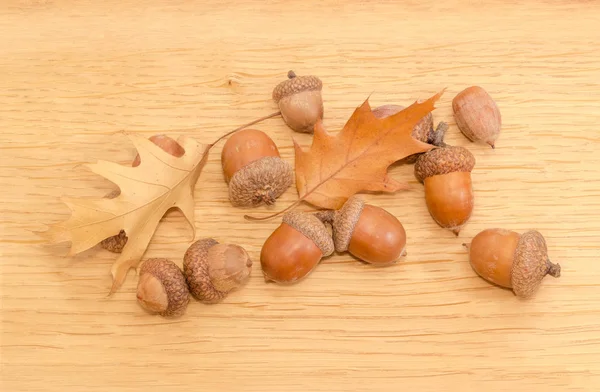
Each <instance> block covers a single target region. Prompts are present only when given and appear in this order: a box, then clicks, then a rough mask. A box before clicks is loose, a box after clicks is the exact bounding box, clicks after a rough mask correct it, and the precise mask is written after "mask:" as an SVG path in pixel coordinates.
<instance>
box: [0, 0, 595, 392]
mask: <svg viewBox="0 0 600 392" xmlns="http://www.w3.org/2000/svg"><path fill="white" fill-rule="evenodd" d="M599 26H600V7H599V5H598V2H595V1H524V2H504V1H494V2H472V1H458V0H449V1H412V2H391V1H390V2H362V1H331V0H323V1H319V2H316V1H315V2H311V1H269V2H264V1H263V2H258V1H257V2H251V1H244V0H242V1H237V2H229V1H224V2H219V1H210V2H206V1H198V2H194V1H188V0H175V1H166V0H165V1H158V0H144V1H141V0H135V1H133V0H118V1H117V0H106V1H91V0H84V1H74V0H56V1H53V0H23V1H16V0H4V1H2V3H1V4H0V37H2V38H1V39H0V129H1V133H0V148H1V151H0V159H1V172H0V173H1V176H0V186H1V189H2V191H3V192H2V195H1V196H0V203H1V204H0V206H1V207H0V211H1V223H0V228H1V233H0V235H1V238H0V240H1V245H0V246H1V248H0V253H1V255H2V260H1V263H0V276H1V286H0V290H1V296H0V298H1V301H2V302H1V307H2V312H1V316H0V317H1V324H0V325H1V330H2V332H1V342H0V350H1V352H0V364H1V367H0V372H1V373H0V390H2V391H7V392H8V391H10V392H15V391H28V392H31V391H50V392H53V391H83V390H85V391H90V392H92V391H145V390H152V391H155V390H156V391H196V390H198V391H261V392H263V391H284V390H285V391H317V390H319V391H321V390H322V391H354V390H356V391H375V390H377V391H391V390H407V391H440V390H461V391H480V390H486V391H506V390H511V391H595V390H598V389H600V285H599V283H598V280H599V278H600V257H599V256H600V240H599V237H600V170H599V167H600V153H599V151H600V85H599V82H600V43H598V31H599V30H598V29H599ZM289 69H294V70H295V71H296V72H297V73H298V74H315V75H318V76H320V77H321V78H322V80H323V84H324V88H323V97H324V100H325V120H324V122H325V126H326V128H327V129H328V130H330V131H331V132H336V131H337V130H339V129H341V127H342V126H343V125H344V123H345V121H346V120H347V119H348V118H349V116H350V114H351V113H352V111H353V110H354V109H355V108H356V107H357V106H358V105H360V104H361V103H362V102H363V101H364V100H365V99H367V97H370V103H371V105H372V106H373V107H374V106H378V105H382V104H387V103H392V104H401V105H408V104H410V103H411V102H413V101H415V100H417V99H422V98H426V97H429V96H431V95H433V94H435V93H437V92H438V91H440V90H441V89H444V88H446V91H445V93H444V95H443V96H442V98H441V99H440V101H439V103H438V104H437V109H436V110H435V111H434V119H435V122H436V123H437V122H439V121H442V120H443V121H447V122H449V124H450V131H449V136H448V138H447V141H448V142H449V143H453V144H457V145H462V146H467V147H469V148H470V149H471V151H473V153H474V154H475V156H476V159H477V165H476V167H475V169H474V171H473V183H474V189H475V198H476V202H475V203H476V206H475V211H474V214H473V217H472V218H471V220H470V222H469V223H468V224H467V226H466V227H465V228H464V230H463V231H462V233H461V234H460V237H458V238H456V237H454V235H453V234H452V233H450V232H448V231H445V230H443V229H441V228H439V227H438V226H437V225H436V224H435V223H434V222H433V220H432V219H431V218H430V216H429V215H428V212H427V210H426V207H425V202H424V197H423V189H422V185H420V184H419V183H417V181H416V180H415V179H414V176H413V174H412V166H400V165H397V166H395V167H394V168H393V169H392V170H391V175H392V176H394V178H396V179H399V180H406V181H408V182H409V184H410V186H411V189H410V190H408V191H403V192H400V193H398V194H394V195H367V196H366V198H367V200H368V201H369V202H370V203H372V204H375V205H378V206H381V207H385V208H386V209H388V210H389V211H390V212H392V213H393V214H394V215H396V216H397V217H398V218H399V219H400V220H401V221H402V222H403V224H404V225H405V228H406V231H407V236H408V246H407V251H408V255H407V257H406V258H405V259H404V260H403V261H402V262H400V263H398V264H396V265H394V266H391V267H386V268H374V267H372V266H369V265H366V264H362V263H360V262H359V261H357V260H355V259H353V258H352V257H350V256H348V255H335V256H333V257H331V258H328V259H326V260H323V262H322V264H321V265H320V266H319V267H318V268H317V269H316V270H315V271H314V273H313V274H311V275H310V276H309V278H307V279H306V280H305V281H303V282H302V283H300V284H297V285H293V286H286V287H284V286H278V285H274V284H265V282H264V281H263V279H262V276H261V270H260V264H259V263H258V260H259V254H260V249H261V245H262V243H263V242H264V240H265V239H266V238H267V236H268V235H269V234H270V233H271V232H272V230H274V229H275V227H277V225H278V224H279V219H273V220H269V221H264V222H249V221H246V220H244V219H243V214H245V213H252V214H254V215H257V216H262V215H264V214H266V213H267V212H269V211H277V210H279V209H282V208H284V207H286V206H288V205H289V204H290V203H292V202H294V201H295V200H296V198H297V196H296V192H295V188H294V187H292V188H290V189H289V190H288V192H287V193H286V194H285V195H284V196H283V197H281V198H280V199H279V200H278V202H277V204H276V206H275V208H274V209H271V210H268V209H266V208H258V209H255V210H242V209H235V208H233V207H231V206H230V205H229V203H228V199H227V187H226V185H225V183H224V181H223V174H222V172H221V168H220V149H221V147H222V143H221V144H220V145H219V146H217V147H216V149H215V150H214V151H213V152H212V153H211V155H210V157H209V161H208V163H207V166H206V168H205V170H204V172H203V174H202V176H201V177H200V181H199V182H198V185H197V187H196V207H195V208H196V218H195V219H196V227H197V230H198V237H200V236H213V237H214V238H216V239H218V240H219V241H222V242H235V243H238V244H240V245H243V246H244V247H245V248H246V249H247V250H248V252H249V253H250V255H251V257H252V258H253V259H254V260H255V265H254V270H253V273H252V278H251V280H250V282H249V283H248V285H247V286H246V287H245V288H244V289H243V290H240V291H237V292H235V293H233V294H231V295H230V296H229V297H227V298H226V299H225V300H224V301H223V303H221V304H218V305H211V306H208V305H202V304H199V303H198V302H192V303H191V304H190V306H189V308H188V311H187V313H186V315H185V316H184V317H182V318H180V319H176V320H167V319H163V318H161V317H158V316H151V315H148V314H146V313H145V312H144V311H143V310H142V309H141V308H140V307H139V306H138V305H137V303H136V301H135V294H134V293H135V285H136V281H137V279H136V276H135V274H134V273H133V272H132V273H130V275H129V277H128V279H127V281H126V283H125V285H124V286H123V287H122V289H121V290H120V291H119V292H117V293H116V294H115V295H113V296H111V297H107V293H108V290H109V288H110V285H111V278H110V266H111V263H112V262H113V260H114V259H115V258H116V256H115V255H114V254H111V253H109V252H107V251H104V250H102V249H99V248H98V247H96V248H93V249H91V250H89V251H87V252H84V253H83V254H80V255H78V256H76V257H74V258H65V257H63V255H64V254H65V253H66V252H67V250H68V244H61V245H58V246H56V245H55V246H49V245H47V244H44V243H43V241H42V240H41V239H40V238H39V237H38V236H37V235H35V233H34V231H40V230H44V229H45V228H46V224H48V223H53V222H57V221H60V220H63V219H66V218H67V217H68V214H69V212H68V210H67V208H66V207H65V206H64V204H62V203H61V201H60V197H61V196H63V195H65V196H90V197H91V196H95V197H98V196H102V195H104V194H106V193H107V192H109V191H110V190H111V189H112V184H110V183H109V182H108V181H106V180H104V179H102V178H100V177H98V176H96V175H94V174H93V173H91V172H89V171H88V170H86V169H85V168H84V167H83V166H82V164H83V163H88V162H95V161H97V160H110V161H117V162H121V163H123V164H128V163H129V162H131V160H132V159H133V158H134V156H135V151H134V149H133V147H132V145H131V144H130V143H129V141H128V139H127V138H126V137H125V136H124V135H122V134H120V133H119V132H120V131H123V130H126V131H130V132H138V133H139V134H141V135H145V136H148V137H149V136H151V135H153V134H155V133H159V132H160V133H167V134H168V135H171V136H174V137H176V136H178V135H179V134H182V133H185V134H188V135H190V136H193V137H195V138H197V139H198V140H200V141H202V142H203V143H210V142H211V141H213V140H215V139H216V138H217V137H218V136H219V135H221V134H223V133H225V132H226V131H228V130H231V129H233V128H235V127H237V126H239V125H242V124H244V123H246V122H249V121H251V120H252V119H254V118H257V117H260V116H263V115H267V114H269V113H272V112H274V111H276V106H275V104H274V102H273V101H272V100H271V91H272V89H273V87H274V86H275V85H276V84H277V83H278V82H279V81H281V80H283V79H284V78H285V74H286V73H287V71H288V70H289ZM470 85H480V86H482V87H484V88H485V89H486V90H487V91H488V92H489V93H490V94H491V95H492V96H493V97H494V98H495V99H496V101H497V103H498V105H499V107H500V110H501V112H502V116H503V117H502V118H503V128H502V134H501V136H500V138H499V139H498V141H497V148H496V149H495V150H492V149H491V148H489V147H486V146H485V145H479V144H473V143H470V142H468V141H467V140H466V139H465V138H464V137H463V136H462V135H461V134H460V132H459V131H458V129H457V128H456V125H455V122H454V120H453V118H452V113H451V101H452V97H453V96H454V95H456V94H457V93H458V92H459V91H460V90H462V89H463V88H466V87H468V86H470ZM257 128H259V129H261V130H263V131H265V132H267V133H268V134H269V135H270V136H271V137H272V138H273V139H274V140H275V141H276V143H277V145H278V146H279V148H280V151H281V153H282V156H283V157H284V158H285V159H287V160H289V161H290V162H293V159H294V156H293V148H292V138H295V139H296V140H298V141H299V143H301V144H302V145H303V146H305V147H308V146H309V144H310V141H311V137H310V136H308V135H299V134H294V133H292V131H291V130H290V129H288V128H287V127H286V126H285V125H284V124H283V122H282V121H281V119H280V118H275V119H270V120H267V121H265V122H264V123H262V124H260V125H259V126H257ZM301 208H302V209H307V206H302V207H301ZM488 227H504V228H507V229H512V230H517V231H520V232H522V231H525V230H527V229H530V228H533V229H538V230H540V231H541V232H542V233H543V234H544V235H545V237H546V239H547V241H548V247H549V253H550V256H551V258H552V260H553V261H555V262H559V263H560V264H561V266H562V276H561V277H560V278H559V279H554V278H551V277H547V278H546V279H545V280H544V283H543V284H542V286H541V288H540V290H539V291H538V293H537V295H536V297H535V298H534V299H532V300H529V301H522V300H519V299H517V298H516V297H515V296H514V295H513V294H512V293H511V292H510V291H508V290H503V289H499V288H497V287H493V286H491V285H490V284H488V283H486V282H485V281H483V280H482V279H480V278H478V277H477V276H476V274H475V273H474V272H473V270H472V269H471V267H470V266H469V263H468V258H467V254H466V252H465V250H464V249H463V247H462V246H461V244H462V243H463V242H468V241H469V239H470V238H472V237H473V236H474V235H475V234H476V233H478V232H479V231H480V230H483V229H485V228H488ZM191 240H192V238H190V230H189V228H188V226H187V224H186V222H185V219H184V218H183V216H181V215H180V214H177V213H170V214H168V216H167V217H166V218H165V219H164V220H163V221H162V222H161V224H160V225H159V228H158V230H157V232H156V234H155V236H154V238H153V239H152V241H151V244H150V246H149V248H148V250H147V252H146V257H169V258H172V259H173V260H174V261H176V262H177V263H178V264H179V265H181V261H182V257H183V254H184V252H185V250H186V249H187V247H188V246H189V245H190V243H191Z"/></svg>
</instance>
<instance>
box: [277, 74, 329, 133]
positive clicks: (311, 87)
mask: <svg viewBox="0 0 600 392" xmlns="http://www.w3.org/2000/svg"><path fill="white" fill-rule="evenodd" d="M322 89H323V83H322V82H321V79H319V78H318V77H316V76H296V74H295V73H294V71H289V72H288V80H285V81H283V82H281V83H279V84H278V85H277V86H276V87H275V88H274V89H273V94H272V95H273V100H274V101H275V103H277V105H278V106H279V110H280V111H281V116H282V117H283V120H284V121H285V123H286V124H287V125H288V126H289V127H290V128H292V129H293V130H294V131H296V132H302V133H313V132H314V126H315V124H316V123H317V121H318V120H321V119H323V111H324V109H323V98H322V97H321V90H322Z"/></svg>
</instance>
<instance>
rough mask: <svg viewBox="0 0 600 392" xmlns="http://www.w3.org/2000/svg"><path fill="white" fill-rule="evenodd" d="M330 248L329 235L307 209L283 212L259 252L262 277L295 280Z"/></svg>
mask: <svg viewBox="0 0 600 392" xmlns="http://www.w3.org/2000/svg"><path fill="white" fill-rule="evenodd" d="M333 251H334V245H333V239H332V238H331V235H330V234H329V231H327V228H326V227H325V225H324V224H323V222H321V221H320V220H319V219H318V218H317V217H315V216H314V215H312V214H309V213H305V212H298V211H290V212H287V213H286V214H285V215H284V216H283V219H282V223H281V225H280V226H279V227H278V228H277V229H275V231H273V233H271V235H270V236H269V238H267V240H266V241H265V243H264V245H263V247H262V249H261V252H260V262H261V266H262V271H263V274H264V277H265V281H267V282H268V281H272V282H277V283H288V284H290V283H296V282H298V281H300V280H302V279H304V278H305V277H306V276H307V275H308V274H309V273H310V272H312V271H313V270H314V269H315V267H316V266H317V265H318V264H319V262H320V261H321V259H322V258H323V257H327V256H329V255H331V254H332V253H333Z"/></svg>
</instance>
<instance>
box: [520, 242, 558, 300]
mask: <svg viewBox="0 0 600 392" xmlns="http://www.w3.org/2000/svg"><path fill="white" fill-rule="evenodd" d="M546 275H551V276H554V277H555V278H558V277H559V276H560V265H559V264H554V263H552V262H550V260H549V259H548V248H547V246H546V240H545V239H544V237H543V236H542V234H540V233H539V232H538V231H535V230H530V231H528V232H526V233H523V234H521V237H520V238H519V242H518V244H517V249H516V251H515V258H514V261H513V265H512V269H511V285H512V288H513V291H514V293H515V294H516V295H517V296H518V297H521V298H529V297H531V296H532V295H533V294H534V293H535V292H536V291H537V289H538V287H539V286H540V283H541V282H542V280H543V279H544V277H545V276H546Z"/></svg>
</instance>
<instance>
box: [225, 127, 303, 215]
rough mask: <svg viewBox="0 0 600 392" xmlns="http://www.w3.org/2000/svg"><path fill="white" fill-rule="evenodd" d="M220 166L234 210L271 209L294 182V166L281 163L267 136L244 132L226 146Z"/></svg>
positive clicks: (257, 131)
mask: <svg viewBox="0 0 600 392" xmlns="http://www.w3.org/2000/svg"><path fill="white" fill-rule="evenodd" d="M221 165H222V167H223V173H224V175H225V181H226V182H227V183H228V184H229V200H230V201H231V204H232V205H233V206H235V207H256V206H258V205H260V204H262V203H264V204H266V205H271V204H273V203H275V200H276V199H277V198H278V197H279V196H281V195H282V194H283V193H284V192H285V191H286V190H287V189H288V188H289V187H290V185H292V182H293V170H292V166H291V165H290V164H289V163H287V162H286V161H284V160H283V159H281V157H280V155H279V150H278V149H277V146H276V145H275V143H274V142H273V140H272V139H271V138H270V137H269V136H267V134H266V133H264V132H262V131H259V130H256V129H244V130H242V131H239V132H236V133H234V134H233V135H232V136H231V137H230V138H229V139H228V140H227V142H226V143H225V145H224V146H223V151H222V152H221Z"/></svg>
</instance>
